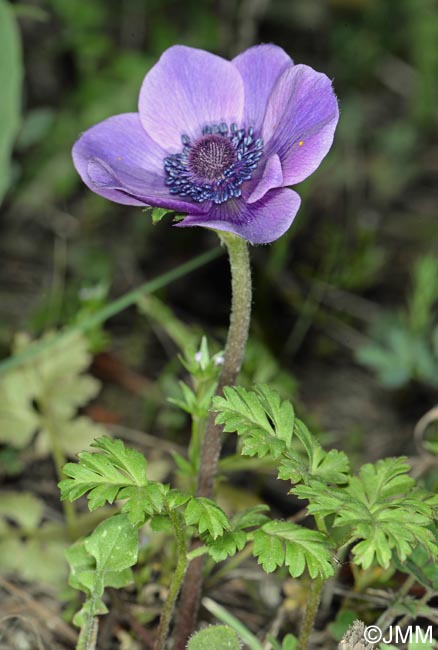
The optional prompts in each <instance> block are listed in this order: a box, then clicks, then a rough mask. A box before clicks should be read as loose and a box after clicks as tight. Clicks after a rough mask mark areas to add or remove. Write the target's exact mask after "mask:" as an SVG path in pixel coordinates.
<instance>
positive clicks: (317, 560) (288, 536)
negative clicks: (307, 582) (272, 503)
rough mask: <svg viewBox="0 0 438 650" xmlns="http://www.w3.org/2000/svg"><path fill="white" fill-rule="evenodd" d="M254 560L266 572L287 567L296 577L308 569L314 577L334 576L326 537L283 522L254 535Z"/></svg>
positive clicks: (271, 525) (266, 527)
mask: <svg viewBox="0 0 438 650" xmlns="http://www.w3.org/2000/svg"><path fill="white" fill-rule="evenodd" d="M253 552H254V555H255V557H257V558H258V562H259V564H261V565H262V566H263V569H264V570H265V571H266V572H267V573H271V572H272V571H274V570H275V569H276V568H277V567H281V566H284V565H285V566H287V567H288V569H289V573H290V574H291V576H292V577H294V578H297V577H298V576H300V575H301V574H302V573H303V572H304V570H305V569H306V568H307V570H308V571H309V574H310V577H311V578H316V577H317V576H321V577H322V578H324V579H327V578H329V577H330V576H331V575H333V566H332V563H331V554H330V550H329V547H328V541H327V538H326V537H325V536H324V535H323V534H322V533H320V532H318V531H314V530H309V529H308V528H304V527H303V526H299V525H297V524H294V523H289V522H283V521H275V520H274V521H270V522H269V523H267V524H265V525H264V526H262V528H261V529H260V530H258V531H256V532H255V533H254V549H253Z"/></svg>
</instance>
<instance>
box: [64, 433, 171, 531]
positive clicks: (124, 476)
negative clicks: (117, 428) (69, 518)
mask: <svg viewBox="0 0 438 650" xmlns="http://www.w3.org/2000/svg"><path fill="white" fill-rule="evenodd" d="M93 447H96V448H97V449H98V450H99V451H100V452H101V453H94V454H90V453H89V452H82V453H81V454H79V463H67V465H65V467H64V472H65V474H66V475H67V476H68V477H69V478H67V479H65V480H63V481H61V482H60V484H59V488H60V490H61V498H62V500H66V499H68V500H69V501H75V500H76V499H78V498H79V497H81V496H82V495H84V494H86V493H88V494H87V497H88V506H89V508H90V510H95V509H96V508H99V507H101V506H103V505H104V504H105V503H106V502H108V503H113V502H114V501H115V499H125V500H126V503H125V504H124V506H123V508H122V512H125V513H127V515H128V518H129V520H130V521H131V523H133V524H137V525H139V524H141V523H143V521H144V519H145V516H150V515H152V514H154V513H160V512H161V511H162V509H163V507H164V497H165V494H166V488H165V487H164V486H163V485H162V484H161V483H157V482H154V481H149V480H148V479H147V477H146V466H147V464H146V459H145V457H144V456H143V455H142V454H141V453H140V452H138V451H136V450H135V449H131V448H129V447H125V445H124V444H123V442H122V441H121V440H111V439H110V438H107V437H103V438H99V439H98V440H96V441H95V442H94V443H93Z"/></svg>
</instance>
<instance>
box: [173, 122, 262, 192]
mask: <svg viewBox="0 0 438 650" xmlns="http://www.w3.org/2000/svg"><path fill="white" fill-rule="evenodd" d="M181 142H182V144H183V149H182V151H181V153H177V154H171V155H170V156H167V158H165V159H164V170H165V172H166V181H165V182H166V185H167V186H168V188H169V192H170V193H171V194H179V195H180V196H188V197H190V198H191V199H192V200H193V201H196V202H197V203H202V202H203V201H213V203H217V204H219V203H225V201H228V200H229V199H232V198H237V197H239V196H240V195H241V193H242V190H241V185H242V183H243V182H244V181H247V180H249V179H250V178H251V177H252V174H253V172H254V170H255V169H256V167H257V164H258V162H259V160H260V158H261V156H262V154H263V140H262V138H257V139H256V138H255V137H254V129H253V128H252V127H250V128H248V129H238V128H237V124H234V123H233V124H231V128H230V129H229V128H228V126H227V125H226V124H225V123H222V124H220V125H217V124H213V125H212V126H206V127H204V128H203V130H202V136H201V137H199V138H198V139H197V140H195V141H194V142H193V143H192V142H191V140H190V138H189V136H188V135H182V136H181Z"/></svg>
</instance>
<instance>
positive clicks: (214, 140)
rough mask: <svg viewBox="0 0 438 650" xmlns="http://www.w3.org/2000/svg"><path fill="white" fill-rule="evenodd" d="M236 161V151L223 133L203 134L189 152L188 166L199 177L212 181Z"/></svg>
mask: <svg viewBox="0 0 438 650" xmlns="http://www.w3.org/2000/svg"><path fill="white" fill-rule="evenodd" d="M235 161H236V151H235V149H234V147H233V145H232V144H231V142H230V141H229V139H228V138H226V137H225V136H223V135H215V134H211V135H205V136H204V137H203V138H201V139H200V140H198V141H197V142H195V144H194V145H193V147H192V148H191V149H190V152H189V166H190V168H191V169H192V170H193V171H194V173H195V174H196V175H197V176H198V177H199V178H205V180H208V181H214V180H216V179H218V178H221V176H222V175H223V173H224V171H225V170H226V169H228V168H229V167H230V166H231V165H232V164H233V163H234V162H235Z"/></svg>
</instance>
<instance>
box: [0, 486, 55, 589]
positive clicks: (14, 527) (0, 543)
mask: <svg viewBox="0 0 438 650" xmlns="http://www.w3.org/2000/svg"><path fill="white" fill-rule="evenodd" d="M43 515H44V502H43V501H41V500H40V499H38V498H37V497H36V496H35V495H34V494H32V493H30V492H13V491H6V490H5V491H3V492H2V494H1V496H0V573H1V574H4V575H8V574H17V575H19V576H20V577H21V578H23V579H24V580H35V581H39V582H41V583H43V584H48V585H50V586H52V587H53V586H54V587H61V586H62V585H63V584H64V581H65V579H66V574H67V567H66V563H65V558H64V551H65V547H66V540H65V539H64V536H63V535H62V530H58V528H57V525H56V524H53V523H50V522H44V523H43Z"/></svg>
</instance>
